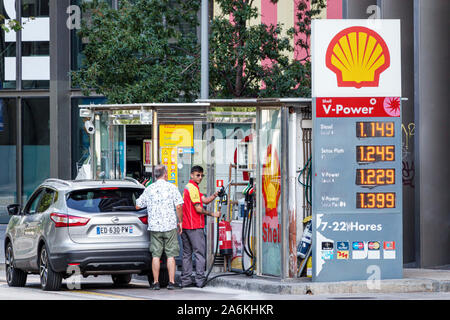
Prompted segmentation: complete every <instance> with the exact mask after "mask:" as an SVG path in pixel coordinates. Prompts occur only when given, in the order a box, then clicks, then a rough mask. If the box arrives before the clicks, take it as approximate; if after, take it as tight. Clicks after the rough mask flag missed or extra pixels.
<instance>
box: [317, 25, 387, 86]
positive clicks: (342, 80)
mask: <svg viewBox="0 0 450 320" xmlns="http://www.w3.org/2000/svg"><path fill="white" fill-rule="evenodd" d="M325 57H326V66H327V67H328V68H329V69H330V70H331V71H333V72H334V73H335V74H336V77H337V85H338V87H355V88H358V89H359V88H362V87H378V83H379V80H380V75H381V73H382V72H383V71H385V70H386V69H387V68H388V67H389V66H390V55H389V49H388V47H387V45H386V42H385V41H384V40H383V38H382V37H381V36H380V35H379V34H378V33H376V32H375V31H373V30H371V29H369V28H366V27H360V26H356V27H350V28H346V29H344V30H342V31H341V32H339V33H338V34H337V35H336V36H334V37H333V39H332V40H331V42H330V44H329V45H328V49H327V52H326V56H325Z"/></svg>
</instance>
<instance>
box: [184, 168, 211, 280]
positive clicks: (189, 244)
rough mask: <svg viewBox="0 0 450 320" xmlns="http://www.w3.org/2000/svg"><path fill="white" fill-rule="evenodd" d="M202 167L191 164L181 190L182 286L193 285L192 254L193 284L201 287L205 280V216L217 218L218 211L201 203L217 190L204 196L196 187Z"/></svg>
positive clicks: (201, 177) (206, 202)
mask: <svg viewBox="0 0 450 320" xmlns="http://www.w3.org/2000/svg"><path fill="white" fill-rule="evenodd" d="M204 176H205V175H204V174H203V168H202V167H200V166H193V167H192V168H191V180H189V183H188V184H187V185H186V187H185V188H184V192H183V201H184V205H183V232H182V234H181V240H182V242H183V272H182V274H181V285H182V286H183V287H189V286H193V285H194V282H192V279H191V274H192V254H194V258H195V262H196V265H195V272H196V274H195V286H197V287H201V286H202V285H203V282H204V281H205V279H206V277H205V266H206V259H205V254H206V252H205V247H206V246H205V234H204V228H205V216H211V217H216V218H218V217H219V216H220V213H219V212H210V211H207V210H205V209H203V204H209V203H211V202H212V201H213V200H214V199H215V198H216V197H217V194H218V192H216V193H214V194H213V195H211V196H209V197H206V196H204V195H203V194H202V193H201V192H200V189H199V187H198V185H199V184H200V183H201V182H202V180H203V177H204Z"/></svg>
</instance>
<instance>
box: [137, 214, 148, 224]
mask: <svg viewBox="0 0 450 320" xmlns="http://www.w3.org/2000/svg"><path fill="white" fill-rule="evenodd" d="M139 220H141V221H142V223H143V224H148V216H142V217H139Z"/></svg>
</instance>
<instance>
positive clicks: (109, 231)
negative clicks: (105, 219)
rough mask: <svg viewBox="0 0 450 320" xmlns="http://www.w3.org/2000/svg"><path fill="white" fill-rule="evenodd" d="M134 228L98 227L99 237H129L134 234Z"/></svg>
mask: <svg viewBox="0 0 450 320" xmlns="http://www.w3.org/2000/svg"><path fill="white" fill-rule="evenodd" d="M133 231H134V230H133V226H130V225H123V226H97V235H127V234H133Z"/></svg>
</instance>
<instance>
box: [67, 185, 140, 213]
mask: <svg viewBox="0 0 450 320" xmlns="http://www.w3.org/2000/svg"><path fill="white" fill-rule="evenodd" d="M143 191H144V189H137V188H96V189H84V190H77V191H72V192H71V193H69V195H68V197H67V201H66V202H67V206H68V207H69V208H71V209H74V210H79V211H84V212H90V213H95V212H111V211H120V210H122V211H123V210H126V209H127V208H129V210H134V207H135V205H136V199H137V198H139V196H140V195H141V194H142V192H143Z"/></svg>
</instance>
